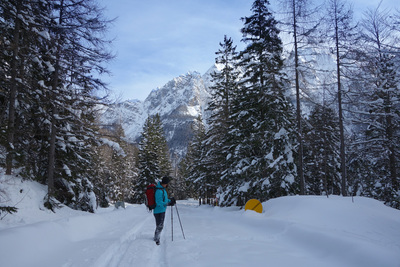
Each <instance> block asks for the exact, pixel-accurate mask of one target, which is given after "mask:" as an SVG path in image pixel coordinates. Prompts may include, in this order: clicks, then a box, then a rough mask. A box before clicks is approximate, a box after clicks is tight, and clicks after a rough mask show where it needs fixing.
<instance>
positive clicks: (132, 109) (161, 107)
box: [100, 66, 216, 158]
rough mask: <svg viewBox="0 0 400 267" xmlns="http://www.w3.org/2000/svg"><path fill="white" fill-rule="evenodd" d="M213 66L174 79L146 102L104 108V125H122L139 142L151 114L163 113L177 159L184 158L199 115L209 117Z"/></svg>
mask: <svg viewBox="0 0 400 267" xmlns="http://www.w3.org/2000/svg"><path fill="white" fill-rule="evenodd" d="M215 69H216V67H215V66H213V67H212V68H210V70H209V71H207V73H205V74H204V75H201V74H200V73H198V72H190V73H187V74H185V75H181V76H179V77H176V78H174V79H173V80H171V81H169V82H168V83H167V84H165V85H164V86H163V87H161V88H158V89H156V90H153V91H152V92H151V93H150V95H149V96H148V97H147V98H146V100H145V101H143V102H142V101H139V100H134V101H124V102H121V103H118V104H115V105H112V106H109V107H108V108H106V109H105V110H104V112H103V113H102V115H101V118H100V121H101V123H102V124H104V125H112V124H121V125H122V128H123V129H124V131H125V136H126V139H127V140H128V141H130V142H132V143H138V142H139V138H140V136H141V133H142V129H143V125H144V122H145V121H146V119H147V118H148V116H152V115H155V114H157V113H158V114H159V115H160V117H161V120H162V123H163V126H164V133H165V137H166V139H167V142H168V145H169V148H170V151H171V155H172V157H173V158H181V157H182V156H184V155H185V154H186V149H187V145H188V143H189V141H190V140H191V138H192V136H193V133H192V124H193V122H194V120H195V119H196V118H197V117H198V116H199V115H201V116H203V117H204V116H205V114H204V113H205V109H206V107H207V102H208V99H209V97H210V93H209V87H210V85H211V73H212V72H213V71H214V70H215Z"/></svg>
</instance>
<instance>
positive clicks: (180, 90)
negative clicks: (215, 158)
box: [100, 49, 336, 158]
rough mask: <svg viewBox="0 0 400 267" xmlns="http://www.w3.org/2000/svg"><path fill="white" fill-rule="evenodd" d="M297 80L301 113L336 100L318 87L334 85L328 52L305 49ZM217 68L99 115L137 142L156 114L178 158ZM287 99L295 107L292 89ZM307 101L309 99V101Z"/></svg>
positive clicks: (204, 105)
mask: <svg viewBox="0 0 400 267" xmlns="http://www.w3.org/2000/svg"><path fill="white" fill-rule="evenodd" d="M302 54H304V55H306V56H303V57H301V62H302V64H301V67H302V68H300V77H301V88H302V93H303V96H302V97H304V96H305V97H304V98H303V99H302V112H303V113H306V114H307V113H309V110H310V108H311V107H312V106H313V105H315V103H316V102H322V99H325V100H326V99H328V98H332V99H334V97H335V88H333V89H331V90H332V92H333V93H331V94H330V96H329V95H327V94H325V90H322V89H321V88H329V87H331V86H328V85H329V84H334V79H335V66H336V65H335V59H334V58H333V57H332V54H330V53H329V52H327V51H319V50H318V51H316V50H314V49H308V50H305V51H302ZM285 57H286V62H287V63H286V66H287V67H286V69H285V71H284V73H286V74H287V77H288V78H289V79H293V77H294V71H293V68H292V66H293V62H294V58H293V53H287V54H286V55H285ZM219 69H220V68H219V66H218V65H213V66H212V67H211V68H210V69H209V70H208V71H207V72H206V73H205V74H203V75H201V74H200V73H198V72H189V73H187V74H185V75H181V76H179V77H176V78H174V79H172V80H171V81H169V82H168V83H167V84H165V85H164V86H163V87H161V88H157V89H155V90H153V91H152V92H151V93H150V94H149V96H148V97H147V98H146V99H145V101H143V102H142V101H139V100H133V101H132V100H128V101H124V102H121V103H118V104H115V105H111V106H109V107H108V108H107V109H105V110H104V112H103V113H102V115H101V118H100V120H101V122H102V124H104V125H113V124H121V125H122V127H123V129H124V131H125V136H126V139H127V140H128V141H130V142H133V143H137V142H138V141H139V138H140V135H141V132H142V129H143V125H144V122H145V121H146V119H147V117H148V116H152V115H155V114H156V113H159V115H160V117H161V120H162V122H163V126H164V132H165V136H166V139H167V142H168V145H169V148H170V151H171V155H172V157H173V158H175V157H178V158H181V157H182V156H184V155H185V154H186V149H187V145H188V142H189V141H190V140H191V138H192V136H193V134H192V130H191V126H192V123H193V122H194V120H195V119H196V118H197V117H198V116H199V115H201V116H202V118H203V122H205V120H206V119H207V118H208V115H207V114H206V112H205V110H206V108H207V103H208V101H209V98H210V86H211V85H212V79H211V73H213V72H214V71H218V70H219ZM289 97H290V98H291V99H292V103H293V105H296V104H295V88H294V87H293V88H292V91H291V94H289ZM309 99H312V101H310V100H309Z"/></svg>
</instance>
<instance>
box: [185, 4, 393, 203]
mask: <svg viewBox="0 0 400 267" xmlns="http://www.w3.org/2000/svg"><path fill="white" fill-rule="evenodd" d="M284 2H285V3H284V4H285V9H284V10H285V12H284V13H280V14H278V16H279V17H280V20H279V21H277V20H276V19H275V16H274V14H272V13H271V11H270V9H269V2H268V1H267V0H256V1H254V3H253V6H252V9H251V11H252V15H251V16H249V17H244V18H242V21H243V23H244V25H243V28H242V29H241V32H242V33H243V39H242V42H244V43H245V48H244V49H243V51H236V46H235V45H234V44H233V41H232V39H231V38H229V37H226V36H225V38H224V40H223V42H221V43H220V50H219V51H218V52H217V53H216V54H217V58H216V63H217V66H219V71H218V72H216V73H215V74H214V75H213V80H214V86H213V87H212V100H211V102H210V106H209V110H208V111H209V112H210V113H211V116H210V118H209V119H207V123H206V124H205V125H207V128H205V127H204V126H203V124H204V123H203V122H202V118H199V121H198V123H196V124H195V127H194V128H195V130H196V137H195V139H194V140H193V141H192V143H191V144H190V146H189V148H188V154H187V157H186V158H185V159H184V160H183V161H182V162H181V166H180V176H181V178H186V179H187V183H188V185H189V187H188V191H189V192H193V193H194V194H195V195H197V196H198V197H201V198H217V200H218V201H219V204H221V205H243V204H244V203H245V201H246V200H248V199H251V198H257V199H260V200H261V201H265V200H267V199H270V198H274V197H279V196H285V195H291V194H306V195H327V196H329V195H330V194H336V195H343V196H349V195H351V196H355V195H357V196H367V197H372V198H375V199H379V200H382V201H384V202H385V203H386V204H387V205H389V206H392V207H395V208H400V190H399V181H400V179H399V177H400V174H399V155H400V150H399V148H400V147H399V146H400V131H399V130H400V128H399V127H400V124H399V123H400V117H399V115H400V102H399V100H400V90H399V86H400V83H399V82H400V75H399V67H400V61H399V59H400V54H399V52H400V46H399V37H400V35H399V33H400V32H399V31H400V28H399V25H400V12H399V10H397V11H393V10H390V11H384V10H381V9H380V8H379V7H377V8H376V9H374V10H368V11H367V12H365V13H364V15H363V17H362V18H361V19H360V20H359V21H358V22H357V23H355V20H354V19H353V17H352V10H351V8H350V6H349V5H348V4H347V3H346V2H344V1H341V0H329V1H328V2H327V3H325V5H324V7H322V6H319V7H312V6H311V5H310V3H308V1H295V0H293V1H292V0H288V1H284ZM281 38H284V40H285V44H284V43H283V42H282V39H281ZM284 45H286V46H288V47H285V49H284ZM284 51H291V52H290V53H288V54H284ZM283 56H285V58H283ZM324 63H325V64H324ZM332 63H333V64H332Z"/></svg>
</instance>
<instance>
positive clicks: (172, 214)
mask: <svg viewBox="0 0 400 267" xmlns="http://www.w3.org/2000/svg"><path fill="white" fill-rule="evenodd" d="M173 211H174V210H173V209H172V206H171V233H172V241H174V220H173V219H172V218H173V217H174V213H173Z"/></svg>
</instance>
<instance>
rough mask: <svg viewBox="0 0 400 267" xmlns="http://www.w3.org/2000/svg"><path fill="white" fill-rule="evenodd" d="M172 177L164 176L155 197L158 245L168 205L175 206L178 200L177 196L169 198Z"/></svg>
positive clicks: (155, 236)
mask: <svg viewBox="0 0 400 267" xmlns="http://www.w3.org/2000/svg"><path fill="white" fill-rule="evenodd" d="M169 182H170V179H169V177H168V176H164V177H163V178H162V180H161V182H158V183H157V186H156V192H155V199H156V207H155V208H154V210H153V214H154V218H155V219H156V230H155V232H154V241H155V242H156V244H157V245H160V235H161V231H162V229H163V228H164V219H165V211H166V210H167V206H174V205H175V203H176V201H175V198H173V197H172V198H171V199H168V193H167V190H165V189H166V188H167V187H168V183H169Z"/></svg>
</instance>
